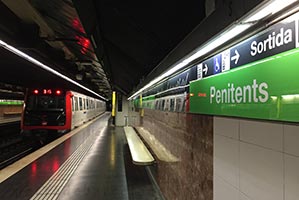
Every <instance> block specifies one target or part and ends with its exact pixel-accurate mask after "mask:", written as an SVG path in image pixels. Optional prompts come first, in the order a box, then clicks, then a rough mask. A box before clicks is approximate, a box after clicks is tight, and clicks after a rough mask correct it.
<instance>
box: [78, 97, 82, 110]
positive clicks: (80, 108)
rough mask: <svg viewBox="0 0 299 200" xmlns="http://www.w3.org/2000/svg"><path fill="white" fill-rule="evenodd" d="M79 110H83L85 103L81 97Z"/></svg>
mask: <svg viewBox="0 0 299 200" xmlns="http://www.w3.org/2000/svg"><path fill="white" fill-rule="evenodd" d="M79 110H83V101H82V98H81V97H79Z"/></svg>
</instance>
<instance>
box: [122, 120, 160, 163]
mask: <svg viewBox="0 0 299 200" xmlns="http://www.w3.org/2000/svg"><path fill="white" fill-rule="evenodd" d="M124 131H125V134H126V138H127V141H128V145H129V149H130V152H131V155H132V159H133V163H134V164H135V165H150V164H153V163H154V161H155V159H154V158H153V156H152V154H151V153H150V151H149V150H148V149H147V147H146V146H145V144H144V143H143V142H142V140H141V139H140V137H139V136H138V135H137V133H136V131H135V130H134V128H133V127H131V126H125V127H124Z"/></svg>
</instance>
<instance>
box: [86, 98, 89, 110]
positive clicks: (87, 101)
mask: <svg viewBox="0 0 299 200" xmlns="http://www.w3.org/2000/svg"><path fill="white" fill-rule="evenodd" d="M88 109H89V99H86V110H88Z"/></svg>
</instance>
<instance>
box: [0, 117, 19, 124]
mask: <svg viewBox="0 0 299 200" xmlns="http://www.w3.org/2000/svg"><path fill="white" fill-rule="evenodd" d="M20 121H21V117H20V116H13V117H0V125H4V124H8V123H14V122H20Z"/></svg>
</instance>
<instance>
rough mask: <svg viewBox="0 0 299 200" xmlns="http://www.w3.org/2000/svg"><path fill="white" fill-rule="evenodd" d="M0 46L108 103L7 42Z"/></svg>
mask: <svg viewBox="0 0 299 200" xmlns="http://www.w3.org/2000/svg"><path fill="white" fill-rule="evenodd" d="M0 46H1V47H3V48H5V49H7V50H8V51H10V52H12V53H14V54H16V55H18V56H20V57H22V58H24V59H25V60H28V61H29V62H31V63H33V64H35V65H37V66H39V67H40V68H42V69H44V70H46V71H48V72H51V73H52V74H55V75H56V76H59V77H60V78H63V79H64V80H67V81H68V82H70V83H72V84H74V85H77V86H79V87H80V88H82V89H84V90H86V91H88V92H90V93H92V94H94V95H96V96H97V97H99V98H101V99H103V100H105V101H107V99H106V98H105V97H102V96H101V95H99V94H97V93H95V92H94V91H92V90H90V89H88V88H87V87H85V86H83V85H81V84H79V83H77V82H76V81H74V80H72V79H70V78H69V77H67V76H65V75H63V74H61V73H59V72H57V71H56V70H54V69H52V68H50V67H48V66H47V65H44V64H43V63H41V62H39V61H38V60H36V59H35V58H32V57H31V56H29V55H27V54H26V53H24V52H22V51H20V50H18V49H16V48H15V47H13V46H11V45H9V44H7V43H6V42H4V41H2V40H0Z"/></svg>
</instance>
